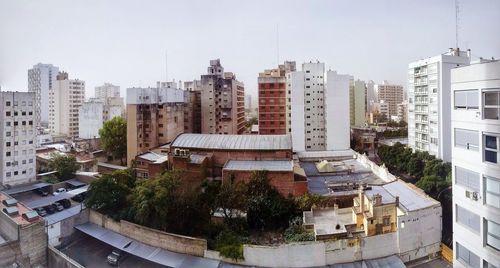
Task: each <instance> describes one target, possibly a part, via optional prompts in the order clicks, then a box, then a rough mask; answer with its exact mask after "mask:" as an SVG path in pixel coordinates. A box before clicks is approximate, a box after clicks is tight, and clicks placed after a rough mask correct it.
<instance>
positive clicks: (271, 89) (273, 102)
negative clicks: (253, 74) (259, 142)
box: [258, 61, 295, 135]
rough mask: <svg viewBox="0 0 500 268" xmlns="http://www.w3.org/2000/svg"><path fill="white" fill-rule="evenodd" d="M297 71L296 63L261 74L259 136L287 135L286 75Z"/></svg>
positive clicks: (291, 62) (288, 62) (259, 79)
mask: <svg viewBox="0 0 500 268" xmlns="http://www.w3.org/2000/svg"><path fill="white" fill-rule="evenodd" d="M293 71H295V62H294V61H285V63H284V64H281V65H279V66H278V68H277V69H270V70H265V71H264V72H262V73H259V78H258V85H259V87H258V90H259V93H258V94H259V110H258V111H259V134H260V135H272V134H287V133H288V131H287V116H286V113H287V105H286V102H287V95H288V94H287V89H286V74H287V73H289V72H293Z"/></svg>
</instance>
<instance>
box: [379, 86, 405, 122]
mask: <svg viewBox="0 0 500 268" xmlns="http://www.w3.org/2000/svg"><path fill="white" fill-rule="evenodd" d="M375 91H376V92H377V99H378V102H380V101H382V100H383V101H384V102H385V103H387V104H388V105H389V116H388V118H391V116H396V115H398V104H400V103H401V102H403V100H404V92H403V86H401V85H394V84H390V83H389V82H387V81H384V82H383V83H382V84H377V85H375Z"/></svg>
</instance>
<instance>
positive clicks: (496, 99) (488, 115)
mask: <svg viewBox="0 0 500 268" xmlns="http://www.w3.org/2000/svg"><path fill="white" fill-rule="evenodd" d="M483 103H484V105H483V118H484V119H491V120H499V119H500V89H498V88H497V89H485V90H483Z"/></svg>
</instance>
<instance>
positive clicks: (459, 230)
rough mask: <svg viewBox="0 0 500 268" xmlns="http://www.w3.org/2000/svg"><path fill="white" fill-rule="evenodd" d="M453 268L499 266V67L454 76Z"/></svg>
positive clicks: (485, 65)
mask: <svg viewBox="0 0 500 268" xmlns="http://www.w3.org/2000/svg"><path fill="white" fill-rule="evenodd" d="M448 110H451V120H452V121H451V130H452V131H451V136H450V139H448V140H446V141H447V142H448V143H449V144H451V146H452V148H451V158H452V172H453V181H452V182H453V188H452V189H453V255H454V256H453V257H454V260H456V261H454V266H455V267H499V265H500V254H499V252H500V165H499V163H500V153H499V152H500V61H483V60H481V61H480V62H478V63H471V64H470V65H469V66H465V67H459V68H455V69H452V70H451V109H450V107H448Z"/></svg>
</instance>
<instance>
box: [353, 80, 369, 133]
mask: <svg viewBox="0 0 500 268" xmlns="http://www.w3.org/2000/svg"><path fill="white" fill-rule="evenodd" d="M349 108H350V114H349V115H350V116H349V118H350V123H351V126H358V127H359V126H364V125H365V123H366V84H365V82H364V81H361V80H359V79H358V80H354V79H353V80H351V81H350V85H349Z"/></svg>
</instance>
